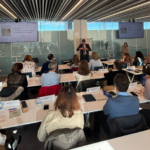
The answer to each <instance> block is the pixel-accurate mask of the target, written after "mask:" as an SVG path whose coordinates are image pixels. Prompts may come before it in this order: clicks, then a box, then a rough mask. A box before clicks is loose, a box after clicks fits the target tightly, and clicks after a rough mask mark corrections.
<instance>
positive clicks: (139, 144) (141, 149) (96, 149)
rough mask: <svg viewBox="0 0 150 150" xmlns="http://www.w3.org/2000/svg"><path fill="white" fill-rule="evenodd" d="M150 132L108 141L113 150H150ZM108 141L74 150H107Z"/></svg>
mask: <svg viewBox="0 0 150 150" xmlns="http://www.w3.org/2000/svg"><path fill="white" fill-rule="evenodd" d="M149 139H150V130H146V131H142V132H138V133H134V134H130V135H126V136H122V137H119V138H114V139H111V140H107V142H108V144H110V146H111V147H112V150H149V149H150V142H149ZM105 142H106V141H103V142H98V143H95V144H90V145H87V146H83V147H79V148H75V149H72V150H107V149H102V148H103V147H102V146H103V145H104V144H105Z"/></svg>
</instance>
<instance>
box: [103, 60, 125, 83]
mask: <svg viewBox="0 0 150 150" xmlns="http://www.w3.org/2000/svg"><path fill="white" fill-rule="evenodd" d="M122 67H123V63H122V62H121V61H120V60H115V61H114V65H113V69H114V70H112V69H109V72H108V73H104V76H105V79H106V80H107V85H113V84H114V83H113V80H114V78H115V76H116V75H117V74H118V73H121V74H124V75H125V74H126V72H125V71H123V70H122Z"/></svg>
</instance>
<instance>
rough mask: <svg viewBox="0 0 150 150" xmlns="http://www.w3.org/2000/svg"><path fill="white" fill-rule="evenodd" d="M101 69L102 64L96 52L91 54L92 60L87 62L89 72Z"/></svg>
mask: <svg viewBox="0 0 150 150" xmlns="http://www.w3.org/2000/svg"><path fill="white" fill-rule="evenodd" d="M100 66H102V67H103V64H102V62H101V60H100V58H99V56H98V54H97V53H96V52H93V53H92V59H91V60H90V62H89V69H90V71H94V67H100Z"/></svg>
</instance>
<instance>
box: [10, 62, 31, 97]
mask: <svg viewBox="0 0 150 150" xmlns="http://www.w3.org/2000/svg"><path fill="white" fill-rule="evenodd" d="M22 68H23V65H22V63H15V64H14V65H13V67H12V69H11V71H12V73H10V74H9V75H8V78H7V87H12V88H18V87H19V86H22V87H23V88H24V91H23V92H22V94H21V97H20V99H21V100H25V99H28V92H27V86H28V82H27V78H26V75H24V74H22V73H21V71H22Z"/></svg>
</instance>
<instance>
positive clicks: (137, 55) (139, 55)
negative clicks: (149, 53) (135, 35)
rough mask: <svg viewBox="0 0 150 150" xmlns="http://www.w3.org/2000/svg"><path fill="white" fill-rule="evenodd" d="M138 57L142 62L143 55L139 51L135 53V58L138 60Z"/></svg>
mask: <svg viewBox="0 0 150 150" xmlns="http://www.w3.org/2000/svg"><path fill="white" fill-rule="evenodd" d="M138 57H140V58H142V59H143V60H144V56H143V53H142V52H141V51H137V52H136V58H138Z"/></svg>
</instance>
